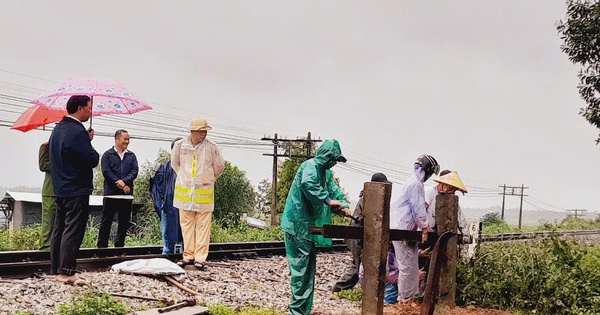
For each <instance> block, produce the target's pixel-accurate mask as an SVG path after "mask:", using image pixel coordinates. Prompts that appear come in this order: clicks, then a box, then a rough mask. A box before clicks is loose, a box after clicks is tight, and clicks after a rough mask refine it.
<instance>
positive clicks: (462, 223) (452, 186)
mask: <svg viewBox="0 0 600 315" xmlns="http://www.w3.org/2000/svg"><path fill="white" fill-rule="evenodd" d="M433 181H434V182H436V183H438V184H437V185H435V186H432V187H426V188H425V207H426V208H427V214H428V221H429V227H430V228H431V229H434V226H435V196H437V195H439V194H454V193H455V192H456V191H460V192H462V193H463V194H464V193H466V192H467V189H466V188H465V185H464V184H463V182H462V180H461V179H460V176H458V173H457V172H453V171H449V170H443V171H442V172H440V177H438V178H436V179H434V180H433ZM458 229H459V230H460V231H461V233H462V232H464V233H467V232H468V231H467V221H466V220H465V216H464V215H463V213H462V210H461V209H460V206H458Z"/></svg>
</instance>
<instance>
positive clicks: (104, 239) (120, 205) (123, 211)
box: [97, 197, 133, 248]
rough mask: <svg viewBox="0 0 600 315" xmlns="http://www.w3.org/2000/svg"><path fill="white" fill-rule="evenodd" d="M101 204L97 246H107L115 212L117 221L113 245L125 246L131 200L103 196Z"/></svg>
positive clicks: (131, 205)
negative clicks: (115, 237)
mask: <svg viewBox="0 0 600 315" xmlns="http://www.w3.org/2000/svg"><path fill="white" fill-rule="evenodd" d="M103 205H104V206H103V209H102V221H100V231H98V245H97V246H98V248H104V247H108V239H109V237H110V228H111V226H112V222H113V218H114V217H115V213H117V222H118V228H117V239H116V240H115V247H123V246H125V236H126V235H127V229H128V228H129V220H130V219H131V209H132V207H133V200H132V199H118V198H107V197H104V201H103Z"/></svg>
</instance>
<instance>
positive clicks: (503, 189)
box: [499, 184, 506, 220]
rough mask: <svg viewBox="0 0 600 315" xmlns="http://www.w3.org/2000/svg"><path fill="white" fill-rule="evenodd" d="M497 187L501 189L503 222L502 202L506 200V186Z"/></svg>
mask: <svg viewBox="0 0 600 315" xmlns="http://www.w3.org/2000/svg"><path fill="white" fill-rule="evenodd" d="M499 187H502V220H504V200H505V199H506V184H504V185H502V186H499Z"/></svg>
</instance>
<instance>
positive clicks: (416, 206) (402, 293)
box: [390, 164, 428, 302]
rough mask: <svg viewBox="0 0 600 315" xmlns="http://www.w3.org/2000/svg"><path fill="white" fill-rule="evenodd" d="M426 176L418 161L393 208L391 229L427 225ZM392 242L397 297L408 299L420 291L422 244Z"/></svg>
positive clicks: (414, 229)
mask: <svg viewBox="0 0 600 315" xmlns="http://www.w3.org/2000/svg"><path fill="white" fill-rule="evenodd" d="M424 179H425V171H424V170H423V168H422V167H421V166H420V165H418V164H415V168H414V174H412V175H411V177H410V178H409V179H408V180H407V181H406V183H404V186H403V187H402V192H401V193H400V197H399V198H398V200H396V201H395V202H394V206H393V207H392V208H391V209H390V228H392V229H400V230H411V231H416V230H417V229H423V228H425V227H427V226H428V220H427V217H428V215H427V211H426V210H425V188H424V186H423V181H424ZM392 243H393V245H394V250H395V251H396V261H397V263H398V300H399V301H401V302H406V301H409V300H411V299H412V298H414V296H415V295H417V294H418V293H419V256H418V255H419V244H418V243H417V242H407V241H394V242H392Z"/></svg>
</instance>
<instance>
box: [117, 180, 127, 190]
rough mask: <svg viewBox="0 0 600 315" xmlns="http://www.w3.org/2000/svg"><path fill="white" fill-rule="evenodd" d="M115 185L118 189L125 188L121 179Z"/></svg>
mask: <svg viewBox="0 0 600 315" xmlns="http://www.w3.org/2000/svg"><path fill="white" fill-rule="evenodd" d="M115 184H116V185H117V187H118V188H119V189H123V188H125V186H127V185H126V184H125V182H124V181H123V180H122V179H119V180H118V181H117V182H116V183H115Z"/></svg>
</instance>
